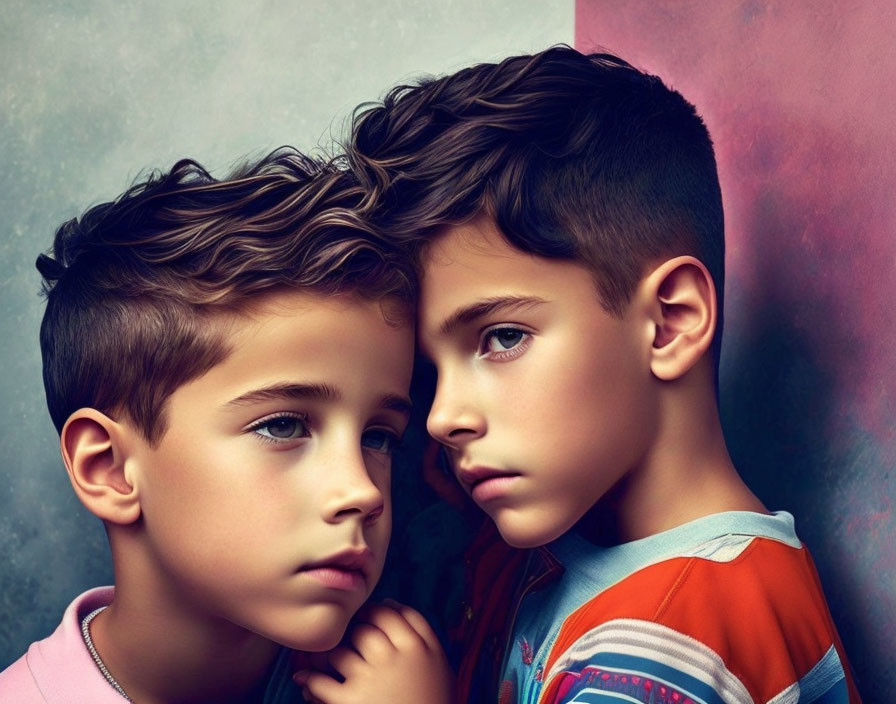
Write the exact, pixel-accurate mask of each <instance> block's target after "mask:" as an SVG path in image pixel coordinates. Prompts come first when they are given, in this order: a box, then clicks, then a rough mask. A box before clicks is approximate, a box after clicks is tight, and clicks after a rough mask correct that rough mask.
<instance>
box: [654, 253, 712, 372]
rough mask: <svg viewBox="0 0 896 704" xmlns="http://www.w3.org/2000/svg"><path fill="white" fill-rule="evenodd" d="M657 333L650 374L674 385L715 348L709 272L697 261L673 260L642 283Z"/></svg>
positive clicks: (678, 258)
mask: <svg viewBox="0 0 896 704" xmlns="http://www.w3.org/2000/svg"><path fill="white" fill-rule="evenodd" d="M641 288H642V290H643V293H644V294H645V295H646V296H647V300H648V301H649V309H650V311H651V317H652V318H653V322H654V326H655V333H654V339H653V349H652V351H651V360H650V370H651V371H652V372H653V374H654V376H656V377H657V378H658V379H661V380H663V381H671V380H673V379H678V378H680V377H681V376H683V375H684V374H685V373H686V372H687V371H688V370H690V369H691V368H692V367H693V366H694V365H695V364H696V363H697V362H698V361H699V360H700V359H701V358H702V357H703V356H704V354H706V352H707V350H708V349H709V348H710V346H711V345H712V339H713V335H714V334H715V329H716V321H717V310H716V289H715V285H714V284H713V281H712V276H710V274H709V271H708V270H707V268H706V267H705V266H704V265H703V263H702V262H701V261H700V260H699V259H696V258H694V257H690V256H683V257H675V258H674V259H669V260H667V261H665V262H663V263H662V264H660V266H658V267H657V268H656V269H655V270H654V271H653V272H651V273H650V274H648V275H647V276H646V277H645V278H644V280H643V281H642V283H641Z"/></svg>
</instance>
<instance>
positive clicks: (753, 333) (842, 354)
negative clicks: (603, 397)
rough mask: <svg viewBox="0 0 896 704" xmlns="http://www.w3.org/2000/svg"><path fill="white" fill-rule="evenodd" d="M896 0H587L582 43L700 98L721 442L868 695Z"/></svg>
mask: <svg viewBox="0 0 896 704" xmlns="http://www.w3.org/2000/svg"><path fill="white" fill-rule="evenodd" d="M894 35H896V3H893V2H892V1H891V0H839V1H835V0H816V1H814V2H811V3H808V2H802V3H794V2H783V1H781V2H774V1H771V0H765V1H762V0H748V1H744V2H735V1H733V0H724V1H722V2H705V1H700V2H698V1H693V0H692V1H675V2H673V1H672V0H668V1H665V2H662V1H659V2H658V1H657V0H628V1H627V2H625V3H619V2H612V1H611V0H592V1H588V0H579V1H578V2H577V7H576V46H577V48H578V49H580V50H583V51H593V50H595V49H598V48H600V49H604V50H607V51H610V52H612V53H616V54H619V55H620V56H622V57H623V58H625V59H626V60H628V61H629V62H631V63H633V64H635V65H636V66H638V67H639V68H642V69H644V70H646V71H648V72H651V73H655V74H657V75H659V76H661V77H662V78H663V79H664V80H665V81H666V83H667V84H669V85H671V86H672V87H674V88H676V89H678V90H679V91H681V93H682V94H684V96H685V97H687V98H688V99H689V100H691V101H692V102H693V103H695V104H696V105H697V108H698V110H699V111H700V113H701V114H702V115H703V116H704V118H705V119H706V122H707V125H708V127H709V130H710V133H711V134H712V135H713V139H714V141H715V144H716V153H717V157H718V162H719V172H720V178H721V181H722V190H723V194H724V199H725V209H726V227H727V240H728V257H727V266H728V282H727V286H726V292H727V297H728V298H727V302H726V315H727V318H726V329H725V345H724V353H723V364H722V385H723V390H722V410H723V416H724V420H725V426H726V433H727V436H728V438H729V444H730V446H731V449H732V454H733V455H734V457H735V460H736V461H737V463H738V465H739V466H740V467H741V470H742V472H743V474H744V476H745V478H746V479H747V481H748V482H749V483H750V485H751V486H752V487H753V488H754V489H755V490H756V491H757V493H759V494H760V496H761V497H762V499H763V500H764V501H765V503H766V505H767V506H769V508H772V509H778V508H781V509H786V510H790V511H792V512H793V513H794V514H795V516H796V519H797V528H798V530H799V531H800V533H801V535H802V537H803V539H804V540H805V541H806V542H807V543H808V544H809V546H810V548H811V549H812V551H813V554H814V556H815V559H816V562H817V563H818V567H819V571H820V573H821V576H822V581H823V582H824V586H825V590H826V592H827V594H828V597H829V601H830V603H831V609H832V611H833V613H834V617H835V620H836V621H837V624H838V627H839V628H840V631H841V634H842V635H843V638H844V641H845V643H846V646H847V650H848V652H849V653H850V657H851V659H852V662H853V666H854V669H855V670H856V672H857V675H858V681H859V686H860V690H861V691H862V692H863V695H864V696H865V697H866V700H867V701H873V702H876V701H881V702H884V701H887V702H889V701H896V686H894V684H893V683H892V679H893V678H894V677H896V666H894V662H893V660H894V655H893V651H894V643H896V636H894V633H896V531H894V512H893V505H894V503H896V486H894V481H896V479H894V477H893V469H894V465H896V430H894V428H896V423H894V407H896V363H894V360H896V354H894V351H896V315H894V313H893V311H892V300H893V297H894V296H893V294H894V293H896V286H894V283H893V282H894V279H896V40H894Z"/></svg>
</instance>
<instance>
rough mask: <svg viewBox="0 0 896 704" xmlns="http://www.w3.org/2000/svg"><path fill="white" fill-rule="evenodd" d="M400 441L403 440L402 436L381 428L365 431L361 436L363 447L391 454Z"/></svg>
mask: <svg viewBox="0 0 896 704" xmlns="http://www.w3.org/2000/svg"><path fill="white" fill-rule="evenodd" d="M399 442H401V438H399V437H398V436H397V435H396V434H395V433H393V432H391V431H389V430H382V429H380V428H374V429H372V430H368V431H365V433H364V434H363V435H362V436H361V446H362V447H366V448H367V449H368V450H373V451H374V452H383V453H385V454H391V453H392V452H393V451H394V450H395V448H396V447H398V444H399Z"/></svg>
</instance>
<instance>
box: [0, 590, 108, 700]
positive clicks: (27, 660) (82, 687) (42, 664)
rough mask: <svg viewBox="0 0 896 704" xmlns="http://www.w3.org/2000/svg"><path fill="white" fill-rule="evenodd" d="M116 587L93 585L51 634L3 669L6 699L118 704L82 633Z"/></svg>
mask: <svg viewBox="0 0 896 704" xmlns="http://www.w3.org/2000/svg"><path fill="white" fill-rule="evenodd" d="M113 594H114V592H113V589H112V588H111V587H100V588H98V589H91V590H90V591H87V592H85V593H83V594H81V595H80V596H79V597H78V598H76V599H75V600H74V601H73V602H72V603H71V604H70V605H69V606H68V608H67V609H66V610H65V614H64V615H63V617H62V622H61V623H60V624H59V626H58V628H57V629H56V630H55V631H54V632H53V633H52V634H51V635H50V636H48V637H47V638H44V639H43V640H40V641H37V642H35V643H32V644H31V647H30V648H28V652H27V653H25V655H23V656H22V657H21V658H19V659H18V660H17V661H16V662H15V663H13V664H12V665H11V666H10V667H9V668H7V669H6V670H4V672H3V673H0V701H15V702H21V703H22V704H32V702H35V703H38V702H39V703H40V704H63V703H65V704H103V703H104V702H108V703H109V704H117V702H120V701H121V699H120V698H119V696H118V694H117V693H116V692H115V690H113V689H112V688H111V687H110V686H109V685H108V683H107V682H106V680H105V678H104V677H103V675H102V674H101V673H100V671H99V669H98V668H97V666H96V664H95V663H94V661H93V658H92V657H91V655H90V653H89V652H88V651H87V647H86V646H85V645H84V640H83V637H82V636H81V625H80V624H81V618H83V616H85V615H86V614H87V613H89V612H90V611H92V610H94V609H96V608H98V607H100V606H106V605H108V604H109V603H110V602H111V601H112V596H113Z"/></svg>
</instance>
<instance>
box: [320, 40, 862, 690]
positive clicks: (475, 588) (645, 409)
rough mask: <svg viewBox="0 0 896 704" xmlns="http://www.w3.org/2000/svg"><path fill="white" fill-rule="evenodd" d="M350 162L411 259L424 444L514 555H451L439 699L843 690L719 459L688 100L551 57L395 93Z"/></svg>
mask: <svg viewBox="0 0 896 704" xmlns="http://www.w3.org/2000/svg"><path fill="white" fill-rule="evenodd" d="M348 155H349V159H350V160H351V163H352V166H353V169H354V170H355V171H356V173H357V174H358V176H359V178H360V179H361V180H362V182H363V183H364V185H365V187H366V188H367V190H368V192H369V195H368V204H369V205H370V207H371V208H373V209H374V210H373V214H372V215H371V219H372V221H373V222H374V224H376V225H377V226H378V227H379V228H381V229H383V230H385V231H387V232H388V233H389V234H390V236H391V237H392V238H393V240H394V241H395V242H396V243H398V244H399V245H400V246H402V247H403V248H405V249H406V250H407V251H409V252H410V253H411V254H412V256H414V258H415V260H416V264H417V266H418V269H419V273H420V276H421V292H420V300H419V313H418V339H419V343H420V347H421V349H422V351H423V354H424V355H425V356H427V357H428V358H429V359H431V360H432V362H433V364H434V366H435V369H436V372H437V387H436V391H435V398H434V401H433V405H432V409H431V411H430V414H429V420H428V429H429V432H430V433H431V434H432V435H433V437H435V438H436V440H438V441H439V442H440V443H441V444H442V445H443V447H444V450H445V452H446V453H447V455H448V458H449V459H450V464H451V466H452V468H453V471H454V474H455V475H456V477H457V479H458V480H459V482H460V484H461V485H462V486H463V488H464V489H465V490H466V491H467V493H468V494H469V495H470V496H471V497H472V499H473V501H474V502H475V503H476V504H478V505H479V506H480V507H481V508H482V509H483V510H484V511H485V512H486V513H487V514H488V515H489V516H490V517H491V519H492V520H493V521H494V525H495V526H496V527H497V530H498V531H499V532H500V535H501V537H502V538H503V539H504V541H505V542H506V543H507V544H509V546H514V547H509V546H508V545H503V544H500V543H495V542H493V541H492V540H491V538H490V536H488V535H486V536H485V537H483V539H482V540H481V541H480V542H479V543H478V544H477V545H475V546H474V548H473V550H472V551H471V553H470V556H469V559H470V564H471V578H472V580H473V582H472V589H471V598H470V601H469V603H468V604H467V605H466V606H465V621H464V625H463V627H462V628H461V631H460V634H459V636H460V637H459V644H460V653H461V657H462V661H461V664H460V672H459V678H458V690H459V701H463V702H473V701H476V702H478V701H483V702H495V701H499V702H502V704H503V703H507V704H509V703H510V702H526V703H527V704H528V703H532V702H543V703H547V702H551V703H558V702H597V701H601V702H603V701H611V700H612V701H628V702H645V703H647V702H675V703H677V704H678V703H681V702H776V703H778V702H797V701H799V702H804V703H805V702H814V701H819V702H820V701H824V702H835V701H836V702H846V701H850V702H856V701H858V694H857V693H856V690H855V687H854V685H853V683H852V680H851V678H850V674H849V667H848V665H847V662H846V657H845V654H844V653H843V649H842V646H841V644H840V641H839V638H838V636H837V633H836V629H835V627H834V624H833V622H832V620H831V617H830V614H829V613H828V609H827V606H826V604H825V600H824V596H823V594H822V591H821V588H820V585H819V582H818V577H817V575H816V572H815V569H814V567H813V565H812V561H811V559H810V557H809V555H808V551H807V550H806V548H805V546H803V545H802V544H801V542H800V541H799V539H798V538H797V536H796V534H795V532H794V528H793V519H792V517H791V516H790V515H789V514H787V513H784V512H779V513H774V514H770V513H769V512H768V511H766V509H765V508H764V507H763V505H762V504H761V503H760V501H759V500H758V499H757V498H756V497H755V496H754V495H753V494H752V493H751V492H750V490H749V489H748V488H747V487H746V485H745V484H744V483H743V482H742V480H741V479H740V477H739V476H738V474H737V472H736V470H735V468H734V466H733V464H732V462H731V459H730V457H729V455H728V452H727V449H726V447H725V441H724V438H723V435H722V430H721V424H720V422H719V416H718V410H717V401H716V387H717V381H716V380H717V370H718V352H719V346H720V335H721V310H722V303H721V293H722V288H723V279H724V235H723V213H722V203H721V196H720V189H719V183H718V177H717V174H716V165H715V158H714V155H713V149H712V144H711V141H710V138H709V135H708V133H707V131H706V128H705V126H704V125H703V122H702V120H701V119H700V117H699V116H698V115H697V114H696V112H695V110H694V108H693V106H691V105H690V104H689V103H688V102H687V101H685V100H684V98H682V96H681V95H679V94H678V93H676V92H675V91H672V90H670V89H668V88H666V86H664V85H663V83H662V82H661V81H660V80H659V79H658V78H656V77H653V76H649V75H646V74H644V73H642V72H640V71H638V70H636V69H634V68H632V67H631V66H630V65H629V64H627V63H626V62H624V61H622V60H621V59H618V58H617V57H614V56H610V55H607V54H598V55H594V56H583V55H582V54H580V53H578V52H576V51H574V50H572V49H569V48H562V47H561V48H553V49H550V50H547V51H545V52H542V53H540V54H537V55H535V56H516V57H512V58H509V59H507V60H505V61H503V62H501V63H500V64H497V65H492V64H482V65H478V66H474V67H472V68H468V69H465V70H462V71H459V72H458V73H456V74H454V75H451V76H448V77H445V78H441V79H437V80H431V81H425V82H423V83H422V84H420V85H418V86H402V87H399V88H396V89H395V90H393V91H392V92H390V93H389V95H388V96H387V97H386V99H385V101H384V103H383V104H382V105H380V106H374V107H372V108H368V109H366V110H364V111H363V112H361V113H360V115H359V116H358V118H357V119H356V122H355V124H354V131H353V135H352V141H351V144H350V145H349V149H348ZM526 548H537V549H535V550H526ZM393 667H395V668H398V667H400V659H398V658H396V659H395V664H394V665H393ZM340 674H342V675H345V676H346V683H352V682H353V679H355V677H354V676H353V675H352V674H351V673H348V674H347V673H345V672H340ZM318 677H319V678H320V679H319V680H317V681H318V682H321V683H323V682H325V680H324V679H323V678H324V675H319V676H318ZM308 681H309V682H310V683H312V684H315V683H316V682H315V680H313V679H310V680H308ZM343 686H346V685H343ZM311 691H312V692H313V691H315V690H314V689H313V688H312V690H311ZM322 701H325V702H327V704H329V703H330V702H335V701H338V699H336V698H322Z"/></svg>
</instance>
